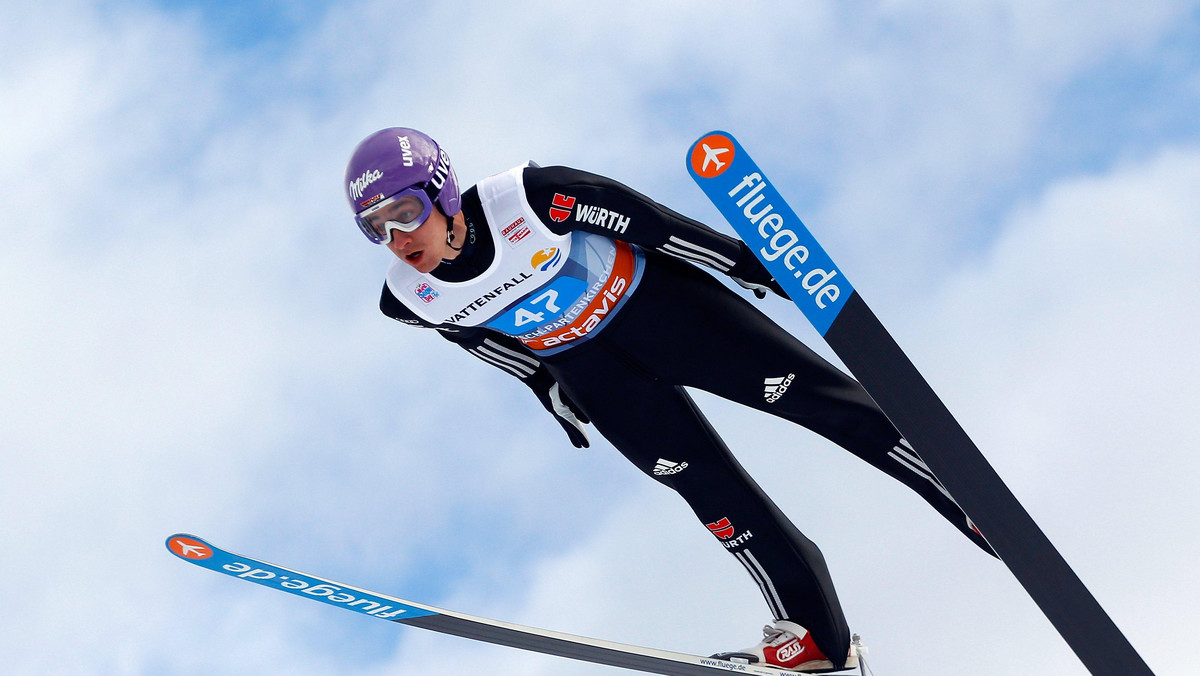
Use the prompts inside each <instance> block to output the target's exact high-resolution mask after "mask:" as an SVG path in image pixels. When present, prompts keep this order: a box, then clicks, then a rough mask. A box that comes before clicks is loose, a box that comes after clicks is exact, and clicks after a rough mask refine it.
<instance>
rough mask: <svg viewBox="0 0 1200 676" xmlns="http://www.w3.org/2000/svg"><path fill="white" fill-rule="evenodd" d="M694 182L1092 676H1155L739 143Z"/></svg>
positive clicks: (707, 152)
mask: <svg viewBox="0 0 1200 676" xmlns="http://www.w3.org/2000/svg"><path fill="white" fill-rule="evenodd" d="M687 165H688V171H689V172H690V173H691V175H692V178H694V179H695V180H696V183H697V184H699V185H700V187H701V189H703V190H704V192H705V194H707V195H708V197H709V199H710V200H712V202H713V204H714V205H716V207H717V208H718V209H719V210H720V211H721V213H722V214H723V215H724V216H725V218H726V219H727V220H728V221H729V223H730V224H731V225H732V226H733V228H734V229H735V230H736V231H737V232H738V234H739V235H740V236H741V237H742V239H743V241H745V242H746V244H747V245H748V246H749V247H750V248H751V249H752V250H754V252H755V254H756V255H758V257H759V258H760V259H761V260H762V262H763V264H764V265H766V267H767V269H768V270H769V271H770V272H771V273H772V274H773V275H774V276H775V279H776V280H777V281H778V282H779V283H780V284H781V285H782V286H783V288H784V290H786V291H787V292H788V295H789V296H791V298H792V300H793V301H794V302H795V303H796V305H797V307H799V308H800V309H801V310H802V311H803V312H804V314H805V316H806V317H808V319H809V321H810V322H812V324H813V326H814V327H815V328H816V329H817V331H818V332H819V333H820V334H821V335H822V336H824V338H825V340H826V342H828V343H829V346H830V347H831V348H833V351H834V352H835V353H836V354H837V355H838V357H839V358H840V359H841V360H842V362H843V363H845V365H846V367H847V368H849V369H850V371H851V373H853V374H854V376H855V377H856V378H857V379H858V380H859V382H861V383H862V385H863V387H864V388H866V390H867V392H868V393H869V394H870V395H871V397H873V398H874V399H875V402H876V403H877V404H878V405H879V407H880V408H881V409H883V411H884V413H886V414H887V416H888V418H890V419H891V421H892V424H893V425H895V426H896V428H897V429H898V430H900V432H901V433H902V434H903V435H904V437H905V438H906V439H907V440H908V441H909V443H911V444H912V446H913V447H914V448H915V449H916V450H917V452H918V453H919V454H920V456H921V458H922V459H923V460H924V461H925V463H926V464H927V465H928V466H929V468H930V470H932V472H933V473H934V475H935V476H937V478H938V479H939V480H941V482H942V484H943V485H945V487H946V489H947V490H948V491H949V492H950V494H951V495H953V496H954V499H955V500H956V501H958V503H959V505H961V506H962V508H963V510H964V511H965V512H966V513H967V515H968V516H969V517H970V518H971V520H972V521H973V522H974V523H975V525H976V526H977V527H978V528H979V530H980V531H981V532H982V534H983V535H984V537H985V538H986V539H987V541H988V542H989V543H990V544H991V545H992V548H993V549H994V550H995V551H996V553H997V554H999V555H1000V558H1001V559H1002V560H1003V561H1004V563H1005V564H1006V565H1007V566H1008V568H1009V570H1010V571H1012V573H1013V575H1014V576H1015V577H1016V578H1017V580H1018V581H1019V582H1020V583H1021V585H1022V586H1024V587H1025V590H1026V591H1027V592H1028V593H1029V595H1030V597H1032V598H1033V600H1034V602H1035V603H1037V605H1038V607H1040V608H1041V609H1042V612H1043V613H1045V615H1046V617H1047V618H1048V619H1049V620H1050V622H1051V623H1052V624H1053V625H1054V627H1055V628H1056V629H1058V632H1059V633H1060V634H1061V635H1062V637H1063V638H1064V639H1065V640H1066V641H1067V643H1068V644H1069V645H1070V646H1071V649H1072V650H1074V651H1075V654H1076V655H1077V656H1078V657H1079V659H1080V661H1082V662H1083V664H1084V666H1086V667H1087V669H1088V670H1089V671H1091V673H1093V674H1096V675H1097V676H1101V675H1107V674H1113V675H1118V674H1119V675H1120V676H1130V675H1134V674H1151V673H1152V672H1151V671H1150V668H1149V667H1148V666H1147V665H1146V663H1145V661H1144V660H1143V659H1142V658H1141V656H1140V655H1138V653H1137V651H1136V650H1134V648H1133V646H1132V645H1131V644H1130V643H1129V641H1128V639H1126V638H1125V636H1124V635H1123V634H1122V633H1121V631H1120V629H1118V628H1117V626H1116V624H1115V623H1113V621H1112V619H1111V618H1109V616H1108V614H1107V613H1106V612H1105V611H1104V609H1103V608H1101V607H1100V604H1099V603H1097V601H1096V599H1095V598H1094V597H1093V596H1092V594H1091V592H1089V591H1088V589H1087V587H1085V586H1084V585H1083V582H1082V581H1080V579H1079V577H1078V576H1077V575H1076V574H1075V572H1074V571H1073V570H1071V567H1070V566H1069V565H1067V562H1066V561H1065V560H1064V559H1063V557H1062V555H1060V554H1059V552H1058V550H1057V549H1055V547H1054V545H1053V544H1052V543H1051V542H1050V540H1049V539H1048V538H1047V537H1046V535H1045V534H1044V533H1042V530H1041V528H1039V527H1038V525H1037V524H1036V523H1035V522H1034V521H1033V518H1032V517H1030V515H1029V513H1028V512H1026V511H1025V508H1024V507H1022V506H1021V503H1020V502H1019V501H1018V500H1017V499H1016V497H1015V496H1014V495H1013V494H1012V492H1011V491H1010V490H1009V489H1008V487H1007V486H1006V485H1005V484H1004V481H1003V480H1002V479H1001V478H1000V476H999V475H998V474H997V473H996V471H995V470H994V469H993V468H992V466H991V465H990V464H989V463H988V461H987V459H986V458H984V457H983V454H982V453H980V451H979V449H978V448H977V447H976V446H975V444H974V442H972V441H971V439H970V438H969V437H968V436H967V433H966V432H965V431H963V428H962V426H961V425H959V424H958V421H957V420H955V419H954V416H953V415H951V413H950V411H949V410H948V409H947V408H946V406H945V405H944V404H943V403H942V401H941V400H940V399H939V398H938V396H937V395H936V394H935V393H934V391H933V389H932V388H931V387H930V386H929V384H928V383H927V382H926V381H925V378H924V377H922V376H921V374H920V373H919V372H918V371H917V369H916V367H915V366H913V364H912V362H911V361H910V360H909V359H908V356H907V355H905V354H904V352H903V351H902V350H901V349H900V347H899V346H898V345H897V344H896V341H895V340H893V339H892V336H891V335H890V334H889V333H888V332H887V329H885V328H884V327H883V325H882V324H881V323H880V322H879V320H878V319H877V318H876V317H875V314H874V313H873V312H871V310H870V308H868V307H867V304H866V303H865V302H863V299H862V298H861V297H860V296H859V294H858V292H857V291H855V290H854V288H853V287H852V286H851V285H850V283H849V282H848V281H847V280H846V277H845V275H843V274H842V272H841V270H839V269H838V268H837V266H836V265H835V264H834V263H833V260H832V259H831V258H830V257H829V256H828V254H826V253H825V251H824V249H822V248H821V246H820V244H818V243H817V241H816V239H815V238H814V237H813V236H812V233H810V232H809V231H808V229H807V228H806V227H805V225H804V224H803V223H802V222H801V221H800V219H799V218H798V217H797V216H796V214H795V212H794V211H792V209H791V207H789V206H788V205H787V203H786V202H785V201H784V199H783V198H782V197H781V196H780V194H779V193H778V192H777V191H776V190H775V188H774V187H773V186H772V185H771V184H770V182H769V181H768V180H767V178H766V176H765V175H764V174H763V173H762V171H761V170H760V169H759V168H758V165H756V164H755V163H754V161H753V160H752V159H751V158H750V156H749V155H747V154H746V151H745V150H744V149H743V148H742V147H741V145H740V144H738V142H737V141H736V140H735V139H734V138H733V136H732V135H730V134H728V133H726V132H721V131H714V132H711V133H709V134H706V135H704V136H703V137H701V138H700V139H699V140H697V141H696V142H695V143H694V144H693V145H692V148H691V150H690V152H689V153H688V158H687Z"/></svg>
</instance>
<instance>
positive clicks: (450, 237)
mask: <svg viewBox="0 0 1200 676" xmlns="http://www.w3.org/2000/svg"><path fill="white" fill-rule="evenodd" d="M441 210H442V208H441V205H440V204H439V205H438V211H441ZM443 213H444V212H443ZM446 246H448V247H450V248H451V249H454V250H455V251H462V248H463V245H459V246H454V219H453V218H452V217H447V218H446Z"/></svg>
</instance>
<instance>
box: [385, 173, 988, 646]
mask: <svg viewBox="0 0 1200 676" xmlns="http://www.w3.org/2000/svg"><path fill="white" fill-rule="evenodd" d="M523 181H524V190H525V196H526V199H527V200H528V204H529V206H530V207H532V209H533V211H534V212H535V213H536V214H538V216H539V217H540V218H541V221H542V223H543V224H544V225H545V226H547V227H548V228H549V229H550V230H552V231H554V232H555V233H558V234H565V233H567V232H569V231H571V230H585V231H588V232H592V233H596V234H601V235H604V236H606V237H609V238H612V239H617V240H621V241H625V242H629V243H631V244H634V245H636V246H638V247H641V249H642V250H643V251H644V252H645V256H646V264H645V270H644V275H643V276H642V278H641V281H640V284H639V285H638V286H637V287H636V289H634V290H633V291H632V297H631V298H630V299H629V301H628V303H627V305H625V306H624V307H623V309H621V311H620V312H619V313H618V314H616V315H615V316H614V317H612V318H611V319H609V320H608V321H607V323H606V325H605V327H604V328H603V330H602V331H600V332H599V333H598V334H597V335H595V336H594V337H591V338H590V339H589V340H588V341H587V342H583V343H581V344H579V345H577V346H573V347H570V348H569V349H565V350H563V351H560V352H557V353H555V354H551V355H548V356H546V355H542V354H539V353H538V352H536V351H533V350H530V349H528V348H526V347H525V345H523V344H522V343H521V342H520V341H519V340H517V339H516V338H513V337H511V336H508V335H504V334H501V333H498V332H496V331H493V330H490V329H485V328H468V327H449V326H446V325H434V324H430V323H429V322H426V321H422V320H421V319H420V318H419V317H418V316H417V315H415V314H414V313H413V312H412V311H410V310H409V309H408V308H407V307H406V306H405V305H404V304H403V303H401V302H400V301H399V300H397V298H396V296H395V295H393V293H392V292H391V291H390V290H389V289H388V287H387V286H386V285H385V287H384V291H383V297H382V299H381V302H380V307H381V309H382V310H383V312H384V313H385V314H387V315H388V316H390V317H393V318H395V319H398V320H401V321H404V322H406V323H410V324H421V325H425V326H430V327H432V328H438V329H441V330H442V335H443V336H444V337H446V338H447V339H449V340H451V341H453V342H455V343H457V344H459V345H460V346H462V347H464V348H466V349H467V350H469V351H470V352H471V353H472V354H474V355H475V356H477V357H479V358H481V359H483V360H485V361H487V362H488V363H491V364H493V365H495V366H497V367H499V368H502V369H504V370H505V371H507V372H509V373H511V374H512V375H515V376H517V377H519V378H521V379H522V380H523V381H524V382H525V383H526V384H528V385H529V386H530V387H531V388H532V389H533V390H534V392H535V394H537V395H538V397H539V399H540V400H541V401H542V403H543V404H544V405H545V406H546V407H547V409H549V410H551V412H552V413H553V407H552V406H551V405H550V401H549V399H550V398H549V396H548V394H547V392H548V391H549V389H550V388H551V386H552V385H553V384H554V383H558V385H559V387H560V388H561V390H562V391H564V392H565V393H566V395H568V396H569V398H570V400H572V401H573V403H574V404H575V405H576V406H577V408H578V409H581V410H582V412H583V413H585V414H586V417H587V418H590V420H591V423H592V424H593V425H595V427H596V429H597V430H598V431H599V432H600V433H601V434H602V435H604V437H605V438H606V439H608V440H609V441H610V442H611V443H612V444H613V446H615V447H616V448H617V449H618V450H619V451H620V452H621V453H622V454H623V455H624V456H625V457H626V458H628V459H629V461H630V462H632V463H633V464H634V465H635V466H637V468H638V469H640V470H642V471H643V472H644V473H646V474H647V475H649V476H650V477H652V478H653V479H655V480H657V481H659V482H660V483H662V484H664V485H666V486H669V487H671V488H672V489H674V490H675V491H676V492H678V493H679V494H680V495H681V496H682V497H683V499H684V500H686V501H687V503H688V505H689V506H690V507H691V508H692V510H693V511H694V512H695V514H696V516H697V518H699V520H700V522H701V523H702V524H704V525H705V526H706V527H707V528H708V530H709V531H710V532H712V533H713V535H714V536H715V537H716V538H717V539H718V541H719V542H720V543H721V544H722V545H723V546H724V548H725V549H726V550H727V551H728V552H729V553H730V554H732V555H734V556H735V557H736V558H737V560H738V561H739V562H740V563H741V564H742V565H743V566H745V568H746V570H747V572H749V573H750V576H751V577H752V578H753V579H754V581H755V582H756V583H757V585H758V587H759V589H760V590H761V591H762V594H763V596H764V598H765V599H766V601H767V605H768V606H769V607H770V609H771V613H772V614H773V615H774V617H775V618H776V619H788V620H791V621H793V622H796V623H797V624H800V625H801V626H803V627H805V628H807V629H808V630H809V631H810V632H811V633H812V636H813V639H814V641H815V642H816V644H817V646H818V647H819V648H820V649H821V650H822V651H823V652H824V653H825V654H826V655H827V656H829V657H830V659H832V660H833V662H834V663H835V665H836V664H839V663H840V659H844V656H845V655H846V654H847V652H848V650H849V644H850V632H849V628H848V626H847V623H846V619H845V616H844V615H843V612H842V609H841V606H840V604H839V602H838V599H837V595H836V592H835V591H834V586H833V582H832V580H831V578H830V575H829V571H828V569H827V567H826V565H825V560H824V557H823V556H822V555H821V552H820V550H819V549H818V548H817V546H816V545H815V544H813V543H812V542H811V541H810V540H809V539H808V538H806V537H805V536H804V535H803V534H802V533H801V532H800V531H799V530H798V529H797V528H796V527H795V526H794V525H793V524H792V522H791V521H790V520H789V519H788V518H787V517H786V516H785V515H784V514H783V513H782V512H781V511H780V509H779V508H778V507H777V506H776V505H775V504H774V502H772V501H771V499H770V498H769V497H768V496H767V495H766V494H765V493H764V492H763V491H762V489H761V488H760V487H759V486H758V484H756V483H755V482H754V480H753V479H752V478H751V477H750V476H749V475H748V474H747V473H746V471H745V470H744V469H743V468H742V466H741V465H740V464H739V463H738V461H737V459H736V458H734V457H733V455H732V454H731V453H730V451H729V449H728V448H727V447H726V445H725V444H724V442H722V441H721V438H720V437H719V436H718V435H717V432H716V430H714V429H713V427H712V426H711V425H710V424H709V422H708V421H707V420H706V419H705V417H704V415H703V414H702V413H701V412H700V410H699V409H698V408H697V407H696V404H695V403H694V402H693V400H692V398H691V397H690V396H689V395H688V393H687V392H686V391H685V390H684V387H693V388H698V389H701V390H705V391H707V392H711V393H713V394H715V395H717V396H720V397H723V398H725V399H729V400H731V401H735V402H738V403H740V404H743V405H745V406H749V407H751V408H754V409H757V410H760V411H764V412H766V413H770V414H772V415H776V416H779V417H781V418H784V419H787V420H790V421H792V422H794V423H797V424H799V425H802V426H804V427H807V428H808V429H810V430H812V431H813V432H816V433H817V434H820V435H822V436H824V437H826V438H827V439H830V440H831V441H833V442H835V443H837V444H838V445H840V446H841V447H842V448H845V449H846V450H848V451H850V452H851V453H853V454H854V455H856V456H858V457H859V458H862V459H863V460H865V461H867V462H868V463H870V464H872V465H874V466H875V467H878V468H879V469H881V470H882V471H884V472H886V473H887V474H889V475H890V476H892V477H894V478H896V479H897V480H899V481H901V482H903V483H904V484H906V485H907V486H909V487H910V488H912V489H913V490H914V491H916V492H917V493H918V494H919V495H920V496H921V497H923V498H924V499H925V500H926V501H927V502H929V504H931V505H932V506H933V507H934V508H935V509H937V510H938V511H939V512H940V513H941V514H942V515H943V516H945V517H946V519H948V520H949V521H950V522H951V523H952V524H953V525H954V526H955V527H956V528H958V529H959V530H960V531H962V532H963V533H964V534H965V535H966V536H967V537H968V538H969V539H970V540H971V541H972V542H974V543H975V544H976V545H978V546H980V547H981V548H983V549H984V550H985V551H987V552H988V553H992V552H991V548H990V547H989V546H988V544H987V542H986V541H985V540H984V539H983V538H982V537H981V536H980V535H979V534H978V532H977V531H975V530H974V528H973V525H972V524H971V523H970V521H969V520H968V519H967V517H966V515H965V514H964V513H963V511H962V509H961V508H959V506H958V504H957V503H955V502H954V500H953V499H952V498H951V497H950V496H949V494H948V493H947V492H946V491H945V489H944V487H943V486H942V485H941V484H940V483H939V482H938V481H937V479H936V478H934V477H933V475H932V473H931V472H930V471H929V470H928V468H926V467H925V465H924V463H923V462H922V461H921V460H920V458H919V457H917V454H916V453H915V452H914V451H913V450H912V449H911V448H910V447H909V446H908V444H907V442H905V441H904V440H903V439H902V438H901V435H900V434H899V433H898V432H897V431H896V429H895V428H894V427H893V426H892V425H891V423H890V422H889V421H888V419H887V418H886V417H885V416H884V414H883V413H882V412H881V411H880V410H879V409H878V407H876V405H875V404H874V402H873V401H872V400H871V398H870V397H869V396H868V395H867V393H866V392H865V391H864V390H863V389H862V387H861V386H860V385H859V384H858V383H857V382H856V381H855V380H853V379H852V378H850V377H849V376H847V375H846V374H844V373H842V372H841V371H839V370H838V369H836V368H835V367H833V366H832V365H831V364H829V363H828V362H826V361H825V360H823V359H822V358H821V357H819V356H818V355H817V354H815V353H814V352H813V351H812V350H810V349H809V348H808V347H806V346H805V345H803V344H802V343H801V342H800V341H799V340H797V339H796V338H795V337H793V336H792V335H790V334H789V333H788V332H786V331H784V330H783V329H782V328H780V327H779V326H778V325H776V324H775V323H774V322H773V321H771V319H769V318H768V317H767V316H766V315H764V314H763V313H762V312H760V311H759V310H758V309H757V308H756V307H754V306H753V305H752V304H751V303H749V302H748V301H746V300H745V299H743V298H742V297H741V296H739V295H738V294H736V293H734V292H733V291H731V290H729V289H728V288H726V287H725V286H724V285H722V284H720V283H719V282H718V281H717V280H716V279H714V278H713V277H712V276H711V275H710V274H708V273H706V272H704V271H703V270H700V269H699V268H697V267H695V266H694V265H693V264H694V263H699V264H703V265H706V266H708V267H712V268H714V269H716V270H718V271H720V272H723V273H726V274H728V275H729V276H731V277H734V278H737V279H741V280H744V281H747V282H752V283H757V284H762V285H767V286H771V287H772V288H778V287H777V285H774V283H773V280H771V278H770V275H769V273H768V272H767V271H766V270H765V268H763V267H762V265H761V264H760V263H759V262H758V260H757V259H756V258H755V257H754V255H753V253H752V252H751V251H750V250H749V249H748V248H747V247H746V246H745V245H744V244H742V243H741V242H740V241H738V240H736V239H734V238H731V237H727V236H725V235H722V234H720V233H717V232H715V231H713V230H711V229H709V228H708V227H706V226H704V225H703V224H701V223H699V222H697V221H694V220H692V219H689V218H686V217H684V216H682V215H680V214H677V213H675V212H673V211H671V210H669V209H667V208H665V207H663V206H661V205H659V204H657V203H655V202H654V201H652V200H650V199H648V198H646V197H644V196H643V195H640V194H638V193H637V192H635V191H633V190H631V189H629V188H627V187H625V186H624V185H621V184H620V183H617V182H615V181H612V180H610V179H607V178H604V177H600V176H596V175H594V174H588V173H585V172H581V171H577V170H573V169H568V168H565V167H546V168H540V167H534V166H531V167H527V168H526V169H525V170H524V175H523ZM556 195H557V197H558V201H556V200H555V198H556ZM564 195H569V196H570V197H573V198H575V199H576V200H578V202H580V203H586V204H587V205H590V206H592V207H598V208H600V209H604V210H606V212H597V211H595V210H594V209H593V210H590V211H589V212H588V215H589V216H590V217H588V218H584V217H582V216H581V214H578V213H577V214H575V216H576V218H574V219H571V218H566V219H563V218H562V214H563V212H562V206H563V202H562V199H563V196H564ZM572 201H574V200H572ZM555 208H558V209H559V212H558V216H559V217H558V218H553V217H551V212H552V210H554V209H555ZM463 212H464V215H465V216H466V220H467V223H468V225H469V226H470V231H471V239H472V240H473V242H472V243H470V244H469V245H468V246H467V247H466V248H465V249H464V251H463V253H462V254H460V256H459V258H457V259H455V260H454V261H451V262H445V263H443V264H442V265H441V266H440V267H439V268H438V269H437V270H435V271H434V273H433V275H435V276H436V277H438V278H441V279H445V280H447V281H461V280H464V279H470V278H471V276H472V275H473V274H477V273H478V271H480V270H483V269H485V268H487V266H488V262H489V261H490V260H491V256H492V255H493V252H494V251H495V246H496V241H497V239H498V235H497V224H490V223H487V220H486V218H485V216H484V213H483V211H482V209H481V208H480V201H479V197H478V195H476V194H475V189H474V188H472V189H471V190H468V191H466V192H465V193H464V195H463ZM597 213H600V214H601V216H600V217H597V216H596V214H597ZM501 225H502V224H501ZM560 422H562V421H561V420H560ZM563 424H564V428H566V429H567V431H568V433H571V434H572V440H573V441H574V442H575V443H576V444H577V445H582V444H583V443H586V442H583V441H582V440H581V437H580V436H579V435H578V432H576V431H573V430H572V428H571V425H569V424H567V423H565V422H564V423H563Z"/></svg>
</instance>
